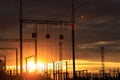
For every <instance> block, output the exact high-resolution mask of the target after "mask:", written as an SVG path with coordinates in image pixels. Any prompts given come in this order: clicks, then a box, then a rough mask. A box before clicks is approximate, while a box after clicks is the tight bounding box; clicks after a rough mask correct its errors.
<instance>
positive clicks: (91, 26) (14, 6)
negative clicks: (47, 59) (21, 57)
mask: <svg viewBox="0 0 120 80" xmlns="http://www.w3.org/2000/svg"><path fill="white" fill-rule="evenodd" d="M23 8H24V9H23V15H24V18H25V19H40V20H67V21H70V19H71V0H23ZM18 15H19V0H1V1H0V38H19V35H18V34H19V17H18ZM81 16H85V18H84V19H82V18H81ZM75 17H76V24H75V32H76V34H75V35H76V37H75V38H76V39H75V42H76V45H75V49H76V58H77V59H85V60H100V46H101V45H103V46H105V53H106V54H105V57H106V61H120V60H119V56H120V54H119V53H120V48H119V47H120V37H119V34H120V1H119V0H75ZM29 26H31V24H26V25H25V27H24V30H23V33H24V37H25V38H26V36H27V37H28V36H29V35H30V33H31V32H32V29H30V27H29ZM38 26H41V27H39V28H38V33H39V34H38V35H39V39H38V40H39V47H38V49H39V50H40V51H41V53H40V54H41V55H42V56H45V55H44V51H46V50H47V49H49V47H47V48H46V46H51V45H52V46H53V47H52V48H50V50H51V49H52V50H51V52H52V53H53V54H54V57H55V55H58V50H56V47H57V48H59V47H58V46H57V45H58V42H59V41H58V39H57V37H56V36H58V35H59V32H60V31H59V25H57V26H58V27H56V25H48V26H52V27H51V28H49V29H50V31H48V32H49V33H51V34H52V35H53V37H54V38H53V40H50V41H51V42H52V43H48V41H47V40H45V39H44V38H45V37H44V35H45V33H47V32H46V28H44V26H45V25H38ZM25 34H26V35H25ZM63 34H64V35H65V40H64V44H63V53H64V58H66V57H65V56H68V55H69V54H71V42H70V41H71V37H70V36H71V32H70V26H69V25H68V26H65V27H64V28H63ZM40 42H42V43H40ZM47 43H48V44H47ZM0 44H1V47H3V46H5V47H6V45H4V43H2V42H0ZM10 44H11V43H9V45H10ZM12 45H13V44H12ZM27 45H29V46H30V45H31V44H30V43H27ZM41 46H42V47H44V48H41ZM17 47H18V46H17ZM28 49H30V48H28ZM43 50H44V51H43ZM55 50H56V51H55ZM33 52H34V51H33ZM55 52H57V54H55ZM46 53H47V51H46ZM50 54H51V53H50ZM25 55H26V54H25ZM52 56H53V55H52Z"/></svg>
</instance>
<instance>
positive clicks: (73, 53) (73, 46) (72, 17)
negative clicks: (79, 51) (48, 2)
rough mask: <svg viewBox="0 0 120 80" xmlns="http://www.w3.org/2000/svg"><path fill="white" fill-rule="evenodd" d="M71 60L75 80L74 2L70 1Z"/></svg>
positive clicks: (74, 79)
mask: <svg viewBox="0 0 120 80" xmlns="http://www.w3.org/2000/svg"><path fill="white" fill-rule="evenodd" d="M71 21H72V26H71V27H72V59H73V80H76V73H75V31H74V27H75V1H74V0H72V16H71Z"/></svg>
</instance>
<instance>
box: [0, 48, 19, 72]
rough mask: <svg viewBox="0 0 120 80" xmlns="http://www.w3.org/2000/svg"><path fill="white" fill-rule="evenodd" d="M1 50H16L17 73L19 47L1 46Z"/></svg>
mask: <svg viewBox="0 0 120 80" xmlns="http://www.w3.org/2000/svg"><path fill="white" fill-rule="evenodd" d="M0 49H1V50H15V51H16V74H18V49H17V48H3V47H2V48H1V47H0Z"/></svg>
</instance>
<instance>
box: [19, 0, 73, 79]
mask: <svg viewBox="0 0 120 80" xmlns="http://www.w3.org/2000/svg"><path fill="white" fill-rule="evenodd" d="M74 8H75V6H74V0H72V16H71V20H70V21H52V20H30V19H24V18H23V11H22V9H23V7H22V0H20V13H19V26H20V73H21V74H22V73H23V69H22V56H23V55H22V52H23V49H22V46H23V45H22V40H23V39H22V27H23V25H22V24H23V23H36V24H53V25H61V24H64V25H71V27H72V29H71V30H72V35H71V36H72V59H73V78H74V80H75V43H74V41H75V40H74V39H75V36H74V24H75V23H74V22H75V9H74Z"/></svg>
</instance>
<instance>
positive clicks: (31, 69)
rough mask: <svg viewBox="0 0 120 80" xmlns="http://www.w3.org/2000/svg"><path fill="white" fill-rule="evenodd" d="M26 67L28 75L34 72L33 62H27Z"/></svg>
mask: <svg viewBox="0 0 120 80" xmlns="http://www.w3.org/2000/svg"><path fill="white" fill-rule="evenodd" d="M27 65H28V67H27V69H28V72H29V73H31V72H34V71H35V70H36V65H35V63H34V61H30V62H28V63H27Z"/></svg>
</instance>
